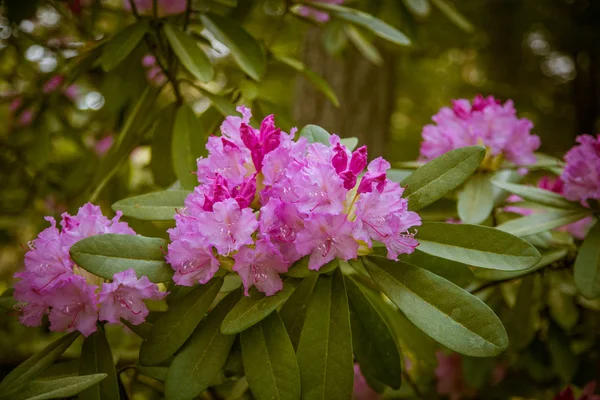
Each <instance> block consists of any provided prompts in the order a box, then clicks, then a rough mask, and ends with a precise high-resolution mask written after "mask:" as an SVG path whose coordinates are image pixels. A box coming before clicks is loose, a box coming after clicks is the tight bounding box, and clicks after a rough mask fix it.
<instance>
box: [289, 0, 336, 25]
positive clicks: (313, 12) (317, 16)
mask: <svg viewBox="0 0 600 400" xmlns="http://www.w3.org/2000/svg"><path fill="white" fill-rule="evenodd" d="M315 2H317V3H327V4H337V5H339V4H342V3H343V2H344V0H315ZM298 14H300V15H302V16H303V17H305V18H310V19H313V20H315V21H317V22H327V21H329V13H327V12H325V11H322V10H318V9H316V8H313V7H307V6H300V7H298Z"/></svg>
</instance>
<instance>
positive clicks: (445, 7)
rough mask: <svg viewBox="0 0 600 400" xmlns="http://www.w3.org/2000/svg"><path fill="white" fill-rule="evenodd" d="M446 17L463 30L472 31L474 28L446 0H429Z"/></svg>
mask: <svg viewBox="0 0 600 400" xmlns="http://www.w3.org/2000/svg"><path fill="white" fill-rule="evenodd" d="M430 1H431V2H432V3H433V5H435V6H436V7H437V8H438V9H439V10H440V11H441V12H442V13H444V15H446V17H447V18H448V19H449V20H450V21H452V22H453V23H454V24H455V25H456V26H458V27H459V28H460V29H462V30H463V31H465V32H473V31H474V30H475V28H474V27H473V25H471V23H470V22H469V21H468V20H467V19H466V18H465V17H464V16H463V15H462V14H460V13H459V12H458V11H456V9H455V8H454V7H452V6H451V5H450V4H448V2H446V0H430Z"/></svg>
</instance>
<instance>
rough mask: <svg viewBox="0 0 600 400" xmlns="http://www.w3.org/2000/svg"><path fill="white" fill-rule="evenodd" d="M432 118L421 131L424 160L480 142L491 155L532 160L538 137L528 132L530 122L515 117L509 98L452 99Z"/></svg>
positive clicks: (519, 161) (515, 160)
mask: <svg viewBox="0 0 600 400" xmlns="http://www.w3.org/2000/svg"><path fill="white" fill-rule="evenodd" d="M432 120H433V122H435V124H433V125H426V126H425V127H424V128H423V132H422V136H423V143H422V144H421V157H422V158H423V159H424V160H431V159H433V158H436V157H438V156H440V155H442V154H444V153H447V152H448V151H450V150H454V149H458V148H460V147H465V146H474V145H483V146H485V147H486V148H487V149H488V156H489V157H491V158H495V159H496V160H498V161H501V160H502V159H506V160H508V161H510V162H512V163H514V164H516V165H526V164H533V163H534V162H535V155H534V154H533V152H534V151H535V150H537V149H538V148H539V147H540V138H539V137H538V136H536V135H532V134H530V131H531V129H532V128H533V123H532V122H531V121H529V120H528V119H526V118H517V116H516V110H515V108H514V106H513V102H512V101H511V100H508V101H507V102H505V103H504V104H501V103H500V101H499V100H496V99H495V98H494V97H492V96H489V97H487V98H485V97H483V96H481V95H478V96H477V97H475V99H473V102H472V103H471V102H470V101H469V100H466V99H458V100H454V101H453V102H452V107H451V108H450V107H443V108H442V109H441V110H440V111H439V112H438V113H437V114H436V115H434V116H433V118H432Z"/></svg>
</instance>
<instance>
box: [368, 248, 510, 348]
mask: <svg viewBox="0 0 600 400" xmlns="http://www.w3.org/2000/svg"><path fill="white" fill-rule="evenodd" d="M376 262H377V264H378V265H379V266H378V265H376V264H375V263H374V262H373V261H371V259H369V258H367V259H365V260H364V263H365V267H366V268H367V271H368V272H369V274H370V275H371V277H372V278H373V280H374V281H375V283H377V285H378V286H379V287H380V288H381V290H382V291H383V292H384V293H385V294H386V296H388V297H389V298H390V300H392V302H394V304H396V306H398V308H400V310H402V312H403V313H404V314H405V315H406V317H407V318H408V319H409V320H410V321H411V322H412V323H413V324H415V325H416V326H417V327H418V328H419V329H421V330H422V331H423V332H425V333H426V334H427V335H429V336H431V337H432V338H433V339H435V340H437V341H438V342H440V343H441V344H443V345H444V346H446V347H448V348H450V349H452V350H454V351H456V352H459V353H461V354H465V355H469V356H474V357H492V356H496V355H498V354H500V353H501V352H502V351H504V350H506V348H507V347H508V338H507V335H506V331H505V330H504V327H503V326H502V323H501V322H500V320H499V319H498V317H497V316H496V315H495V314H494V312H493V311H492V310H491V309H490V308H489V307H488V306H487V305H486V304H485V303H484V302H482V301H481V300H480V299H478V298H477V297H475V296H473V295H471V294H470V293H468V292H467V291H465V290H464V289H462V288H460V287H458V286H456V285H454V284H453V283H450V282H448V281H447V280H445V279H444V278H441V277H439V276H437V275H435V274H433V273H431V272H429V271H427V270H424V269H421V268H419V267H415V266H412V265H410V264H404V263H394V262H392V261H390V260H383V259H380V258H378V259H377V261H376Z"/></svg>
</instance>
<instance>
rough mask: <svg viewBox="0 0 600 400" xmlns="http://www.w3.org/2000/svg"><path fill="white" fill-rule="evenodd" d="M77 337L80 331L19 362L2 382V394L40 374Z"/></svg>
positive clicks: (0, 385) (63, 337)
mask: <svg viewBox="0 0 600 400" xmlns="http://www.w3.org/2000/svg"><path fill="white" fill-rule="evenodd" d="M77 337H79V332H72V333H69V334H67V335H65V336H62V337H61V338H60V339H57V340H55V341H54V342H52V343H50V344H49V345H48V346H46V347H44V348H43V349H42V350H40V351H39V352H37V353H35V354H34V355H32V356H31V357H29V358H28V359H27V360H25V361H24V362H22V363H21V364H19V366H18V367H17V368H15V369H13V370H12V371H11V372H10V373H9V374H8V375H6V377H5V378H4V379H3V380H2V382H0V395H4V394H6V393H8V392H10V391H14V389H15V388H18V387H19V386H22V385H23V384H25V383H27V382H29V381H31V380H32V379H35V378H36V377H38V376H40V374H41V373H42V372H44V371H45V370H46V369H47V368H48V367H49V366H50V365H52V363H53V362H54V361H56V360H57V359H58V358H59V357H60V356H61V355H62V354H63V353H64V352H65V351H66V350H67V349H68V348H69V346H71V344H72V343H73V342H74V341H75V339H77Z"/></svg>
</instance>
